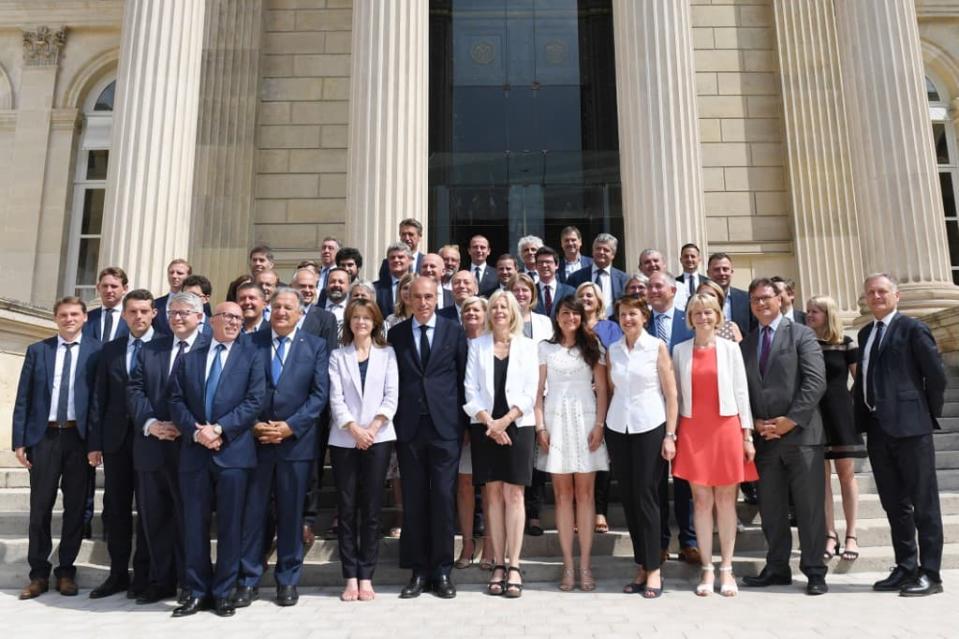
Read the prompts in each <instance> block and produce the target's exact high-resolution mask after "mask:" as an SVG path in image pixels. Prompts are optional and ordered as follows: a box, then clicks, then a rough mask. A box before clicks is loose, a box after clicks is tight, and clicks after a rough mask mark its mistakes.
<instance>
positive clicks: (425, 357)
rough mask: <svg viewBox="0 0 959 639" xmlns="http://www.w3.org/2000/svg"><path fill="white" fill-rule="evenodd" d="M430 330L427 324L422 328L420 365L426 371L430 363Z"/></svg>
mask: <svg viewBox="0 0 959 639" xmlns="http://www.w3.org/2000/svg"><path fill="white" fill-rule="evenodd" d="M429 328H430V327H429V326H427V325H426V324H423V325H422V326H420V364H422V365H423V369H424V370H425V369H426V365H427V364H428V363H429V361H430V340H429V338H428V337H427V335H426V331H428V330H429Z"/></svg>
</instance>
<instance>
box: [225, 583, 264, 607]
mask: <svg viewBox="0 0 959 639" xmlns="http://www.w3.org/2000/svg"><path fill="white" fill-rule="evenodd" d="M259 598H260V591H259V589H257V588H251V587H250V586H237V587H236V592H234V593H233V597H231V599H232V600H233V607H234V608H246V607H247V606H249V605H250V604H251V603H253V602H254V601H256V600H257V599H259Z"/></svg>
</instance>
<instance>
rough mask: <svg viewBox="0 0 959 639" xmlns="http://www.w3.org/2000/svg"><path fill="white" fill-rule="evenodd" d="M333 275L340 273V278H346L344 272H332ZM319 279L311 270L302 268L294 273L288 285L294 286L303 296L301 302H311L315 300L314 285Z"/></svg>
mask: <svg viewBox="0 0 959 639" xmlns="http://www.w3.org/2000/svg"><path fill="white" fill-rule="evenodd" d="M333 275H341V276H342V279H343V280H345V279H346V277H347V276H346V273H340V272H337V273H332V274H331V277H332V276H333ZM318 281H319V277H318V276H317V275H316V273H314V272H313V271H311V270H309V269H305V268H302V269H300V270H299V271H297V272H296V275H295V276H294V277H293V281H292V282H290V286H292V287H293V288H295V289H296V290H298V291H299V292H300V295H302V296H303V302H304V303H306V304H313V303H315V301H316V285H317V282H318Z"/></svg>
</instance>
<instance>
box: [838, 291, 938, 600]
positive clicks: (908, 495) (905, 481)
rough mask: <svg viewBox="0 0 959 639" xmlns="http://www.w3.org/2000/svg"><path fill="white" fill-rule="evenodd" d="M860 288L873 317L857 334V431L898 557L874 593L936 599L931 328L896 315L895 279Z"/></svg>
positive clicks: (935, 425)
mask: <svg viewBox="0 0 959 639" xmlns="http://www.w3.org/2000/svg"><path fill="white" fill-rule="evenodd" d="M863 288H864V292H865V297H866V305H867V306H868V307H869V310H870V311H871V312H872V316H873V318H874V320H873V321H872V322H870V323H869V324H867V325H866V326H864V327H863V328H862V330H861V331H859V340H858V341H859V344H861V345H862V347H861V348H860V349H859V365H858V367H857V369H856V383H855V386H854V388H853V398H854V402H855V406H856V426H857V427H858V429H859V430H860V431H861V432H864V433H866V443H867V445H866V448H867V451H868V452H869V462H870V464H871V465H872V473H873V476H875V478H876V489H877V490H878V492H879V500H880V502H881V503H882V508H883V510H885V511H886V517H887V518H888V519H889V527H890V529H891V533H892V544H893V550H894V551H895V554H896V567H895V568H894V569H893V571H892V573H891V574H890V575H889V576H888V577H887V578H885V579H883V580H881V581H878V582H876V583H875V584H874V585H873V588H874V589H875V590H880V591H896V590H898V591H899V594H900V595H902V596H904V597H921V596H925V595H931V594H935V593H939V592H942V579H941V577H940V574H939V570H940V567H941V564H942V544H943V527H942V511H941V509H940V506H939V487H938V485H937V481H936V452H935V448H934V446H933V441H932V440H933V436H932V433H933V430H935V429H938V428H939V424H938V422H937V421H936V420H937V418H938V417H941V416H942V406H943V394H944V392H945V388H946V375H945V371H944V370H943V365H942V359H941V357H940V356H939V351H938V349H937V347H936V340H935V339H934V338H933V336H932V333H931V332H930V331H929V327H927V326H926V325H925V324H923V323H922V322H920V321H918V320H915V319H913V318H911V317H908V316H906V315H903V314H902V313H900V312H899V311H898V310H897V308H896V307H897V306H898V304H899V287H898V285H897V283H896V281H895V280H894V279H893V278H892V277H890V276H888V275H885V274H876V275H871V276H869V277H868V278H866V282H865V286H864V287H863ZM917 532H918V539H919V542H918V546H917V543H916V537H917Z"/></svg>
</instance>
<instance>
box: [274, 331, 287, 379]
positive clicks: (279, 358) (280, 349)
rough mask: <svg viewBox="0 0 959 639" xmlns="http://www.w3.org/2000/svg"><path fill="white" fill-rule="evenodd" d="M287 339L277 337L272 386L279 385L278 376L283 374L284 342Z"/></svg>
mask: <svg viewBox="0 0 959 639" xmlns="http://www.w3.org/2000/svg"><path fill="white" fill-rule="evenodd" d="M288 339H289V338H288V337H277V338H276V341H277V346H276V353H275V354H274V355H273V385H274V386H276V385H277V384H279V383H280V375H282V374H283V354H284V353H285V352H286V341H287V340H288Z"/></svg>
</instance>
